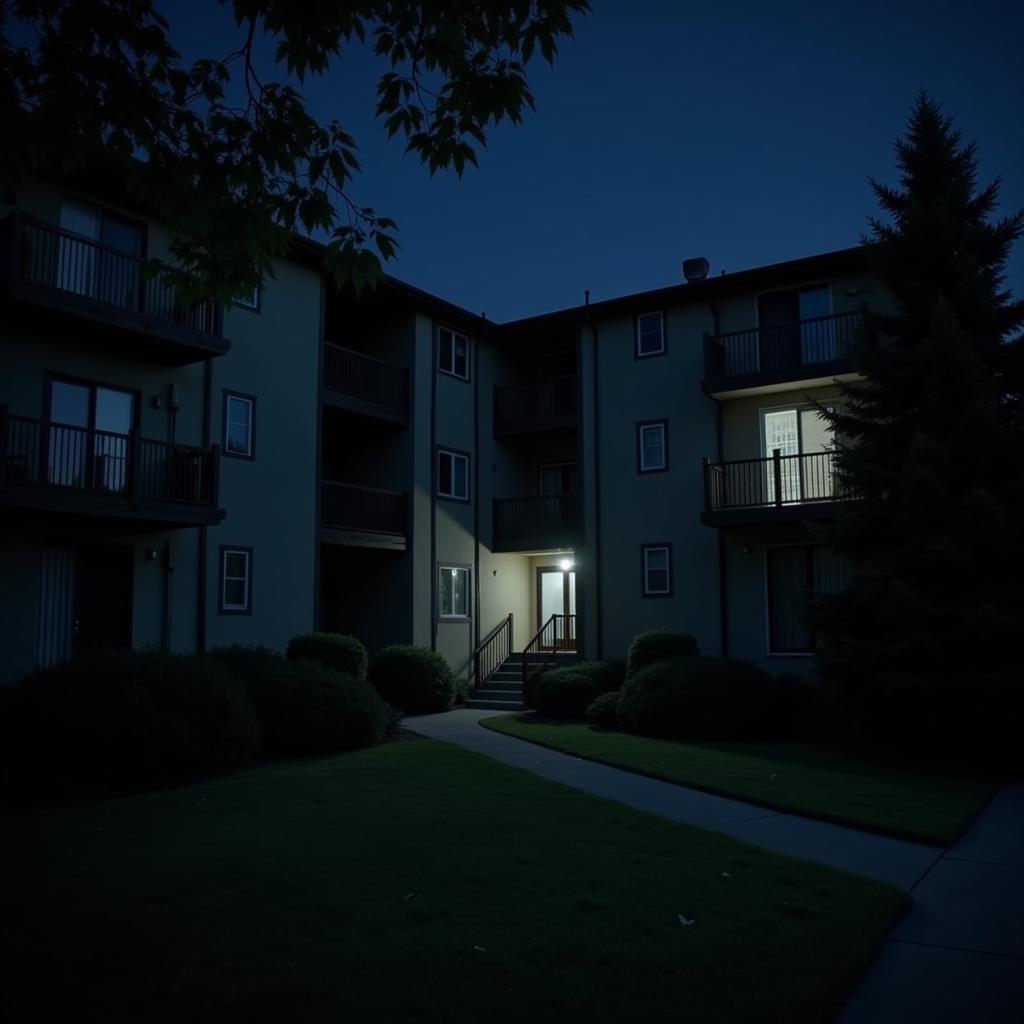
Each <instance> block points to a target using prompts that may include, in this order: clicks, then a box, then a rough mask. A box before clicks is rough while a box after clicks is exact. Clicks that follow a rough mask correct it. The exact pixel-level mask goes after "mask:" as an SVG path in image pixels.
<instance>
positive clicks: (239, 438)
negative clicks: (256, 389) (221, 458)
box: [224, 391, 256, 459]
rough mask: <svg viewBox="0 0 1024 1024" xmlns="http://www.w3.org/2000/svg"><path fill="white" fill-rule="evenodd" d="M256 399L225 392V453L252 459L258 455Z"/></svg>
mask: <svg viewBox="0 0 1024 1024" xmlns="http://www.w3.org/2000/svg"><path fill="white" fill-rule="evenodd" d="M255 412H256V399H255V398H253V397H251V396H250V395H239V394H236V393H234V392H232V391H225V392H224V453H225V454H226V455H237V456H239V457H240V458H244V459H251V458H252V457H253V456H254V455H255V454H256V444H255V430H254V420H255Z"/></svg>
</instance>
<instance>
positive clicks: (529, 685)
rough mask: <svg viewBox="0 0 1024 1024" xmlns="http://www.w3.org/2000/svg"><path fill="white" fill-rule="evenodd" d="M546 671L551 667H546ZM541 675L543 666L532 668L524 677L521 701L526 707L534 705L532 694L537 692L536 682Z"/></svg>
mask: <svg viewBox="0 0 1024 1024" xmlns="http://www.w3.org/2000/svg"><path fill="white" fill-rule="evenodd" d="M548 671H549V672H550V671H551V669H548ZM543 675H544V669H543V668H537V669H534V670H533V671H532V672H531V673H530V674H529V675H528V676H527V677H526V680H525V681H524V683H523V703H524V704H525V705H526V706H527V707H528V708H532V707H533V706H534V703H533V695H534V694H535V693H536V692H537V684H538V683H539V682H540V679H541V676H543Z"/></svg>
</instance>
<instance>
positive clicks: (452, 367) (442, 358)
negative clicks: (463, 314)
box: [437, 326, 469, 381]
mask: <svg viewBox="0 0 1024 1024" xmlns="http://www.w3.org/2000/svg"><path fill="white" fill-rule="evenodd" d="M446 335H447V339H446V337H445V336H446ZM446 340H447V344H448V351H447V352H445V344H446ZM459 341H461V342H462V345H463V348H464V349H465V358H466V372H465V373H459V372H458V370H457V369H456V362H457V361H456V358H455V356H456V348H457V345H458V342H459ZM446 357H447V358H446ZM437 368H438V370H439V371H440V372H441V373H445V374H447V375H448V376H449V377H455V378H456V380H467V381H468V380H469V336H468V335H466V334H463V333H462V332H461V331H457V330H455V328H453V327H443V326H438V328H437Z"/></svg>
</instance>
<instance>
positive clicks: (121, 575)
mask: <svg viewBox="0 0 1024 1024" xmlns="http://www.w3.org/2000/svg"><path fill="white" fill-rule="evenodd" d="M76 561H77V566H76V568H77V570H78V571H77V581H76V583H77V585H76V588H75V590H76V593H75V618H74V649H75V652H76V653H80V652H82V651H89V650H93V649H94V648H97V647H121V648H125V647H131V645H132V591H133V589H134V587H133V582H134V572H135V552H134V550H133V549H132V548H129V547H108V546H106V545H103V546H100V545H95V546H93V545H89V546H84V545H83V546H82V547H80V548H79V549H78V557H77V560H76Z"/></svg>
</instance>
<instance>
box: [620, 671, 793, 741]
mask: <svg viewBox="0 0 1024 1024" xmlns="http://www.w3.org/2000/svg"><path fill="white" fill-rule="evenodd" d="M774 690H775V686H774V680H773V679H772V677H771V676H769V675H768V673H767V672H765V671H764V670H763V669H761V668H759V667H758V666H757V665H755V664H754V663H753V662H752V661H744V660H741V659H738V658H710V657H700V656H697V657H694V656H689V657H683V658H675V659H674V660H672V661H660V662H657V663H655V664H653V665H648V666H647V667H646V668H643V669H641V670H640V671H639V672H637V673H636V674H635V675H633V676H630V678H629V679H627V680H626V685H625V686H624V687H623V689H622V696H621V698H620V700H619V723H620V725H621V726H622V728H623V729H626V730H627V731H629V732H636V733H640V734H641V735H644V736H663V737H667V738H672V739H733V738H742V737H751V736H755V735H758V734H765V733H766V732H771V731H772V718H771V712H772V698H773V694H774Z"/></svg>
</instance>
